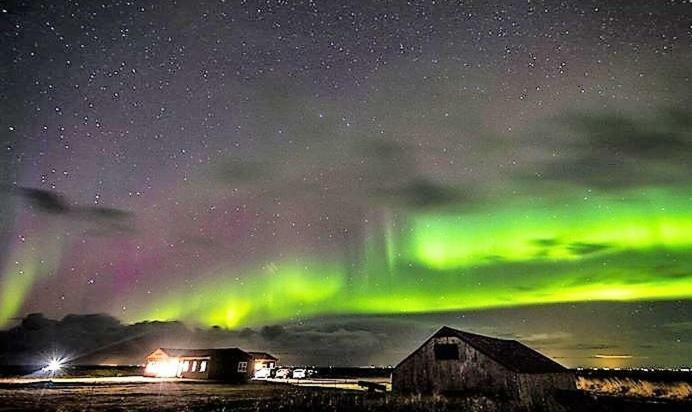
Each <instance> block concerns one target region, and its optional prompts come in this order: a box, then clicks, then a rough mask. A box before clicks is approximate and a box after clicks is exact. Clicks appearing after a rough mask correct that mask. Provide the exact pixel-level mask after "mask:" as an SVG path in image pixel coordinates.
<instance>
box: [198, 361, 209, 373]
mask: <svg viewBox="0 0 692 412" xmlns="http://www.w3.org/2000/svg"><path fill="white" fill-rule="evenodd" d="M206 370H207V361H205V360H203V361H202V362H200V364H199V371H200V372H204V371H206Z"/></svg>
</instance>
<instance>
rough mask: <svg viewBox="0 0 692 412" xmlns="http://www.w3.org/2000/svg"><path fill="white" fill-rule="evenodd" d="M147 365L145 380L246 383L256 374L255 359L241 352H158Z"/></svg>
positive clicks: (226, 350) (162, 350)
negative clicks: (200, 380)
mask: <svg viewBox="0 0 692 412" xmlns="http://www.w3.org/2000/svg"><path fill="white" fill-rule="evenodd" d="M265 355H268V356H271V355H269V354H265ZM272 358H273V357H272ZM276 360H277V359H276V358H274V362H276ZM145 361H146V366H145V367H144V376H151V377H167V378H173V377H178V378H187V379H212V380H223V381H229V382H246V381H247V380H248V379H250V378H252V377H253V375H254V372H255V366H254V363H255V358H253V355H251V353H249V352H245V351H243V350H241V349H238V348H221V349H172V348H158V349H156V350H155V351H154V352H152V353H151V354H149V356H147V357H146V360H145Z"/></svg>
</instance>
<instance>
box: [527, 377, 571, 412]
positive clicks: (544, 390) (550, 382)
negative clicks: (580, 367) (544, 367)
mask: <svg viewBox="0 0 692 412" xmlns="http://www.w3.org/2000/svg"><path fill="white" fill-rule="evenodd" d="M575 389H576V377H575V375H574V373H572V372H569V371H566V372H564V373H541V374H527V373H523V374H516V384H515V389H514V393H515V394H516V398H517V399H518V400H519V401H520V402H521V404H523V405H525V406H527V407H528V408H530V409H531V408H534V409H535V408H539V407H547V408H546V410H552V409H556V410H557V409H558V407H559V405H554V402H555V400H554V398H553V396H552V395H553V394H554V393H555V391H556V390H575Z"/></svg>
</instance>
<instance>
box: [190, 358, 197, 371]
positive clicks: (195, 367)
mask: <svg viewBox="0 0 692 412" xmlns="http://www.w3.org/2000/svg"><path fill="white" fill-rule="evenodd" d="M196 370H197V361H192V368H190V372H194V371H196Z"/></svg>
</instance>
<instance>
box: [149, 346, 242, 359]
mask: <svg viewBox="0 0 692 412" xmlns="http://www.w3.org/2000/svg"><path fill="white" fill-rule="evenodd" d="M159 349H161V350H162V351H163V352H165V353H166V355H168V356H174V357H181V356H182V357H188V356H189V357H203V356H204V357H211V356H227V355H241V356H250V354H249V353H247V352H245V351H244V350H242V349H239V348H213V349H178V348H159Z"/></svg>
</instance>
